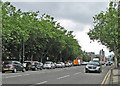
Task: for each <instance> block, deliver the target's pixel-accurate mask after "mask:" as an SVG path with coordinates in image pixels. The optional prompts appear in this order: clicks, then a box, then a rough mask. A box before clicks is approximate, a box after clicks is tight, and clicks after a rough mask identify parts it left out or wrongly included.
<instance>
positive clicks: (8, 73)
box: [2, 73, 21, 76]
mask: <svg viewBox="0 0 120 86" xmlns="http://www.w3.org/2000/svg"><path fill="white" fill-rule="evenodd" d="M17 74H21V73H8V74H5V73H4V74H3V73H2V75H4V76H5V75H17Z"/></svg>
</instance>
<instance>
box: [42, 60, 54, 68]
mask: <svg viewBox="0 0 120 86" xmlns="http://www.w3.org/2000/svg"><path fill="white" fill-rule="evenodd" d="M43 68H44V69H55V65H54V63H53V62H51V61H47V62H45V64H44V66H43Z"/></svg>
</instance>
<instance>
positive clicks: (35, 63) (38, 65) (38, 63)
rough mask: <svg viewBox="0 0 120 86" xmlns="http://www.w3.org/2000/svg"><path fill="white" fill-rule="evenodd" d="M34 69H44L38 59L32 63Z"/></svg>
mask: <svg viewBox="0 0 120 86" xmlns="http://www.w3.org/2000/svg"><path fill="white" fill-rule="evenodd" d="M31 69H32V70H35V71H36V70H38V69H40V70H42V66H41V63H40V62H38V61H33V64H32V67H31Z"/></svg>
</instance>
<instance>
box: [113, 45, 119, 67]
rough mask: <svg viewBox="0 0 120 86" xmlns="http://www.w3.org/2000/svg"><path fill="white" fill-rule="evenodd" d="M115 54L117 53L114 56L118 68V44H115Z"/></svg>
mask: <svg viewBox="0 0 120 86" xmlns="http://www.w3.org/2000/svg"><path fill="white" fill-rule="evenodd" d="M114 54H115V58H114V61H115V68H118V54H117V48H116V45H114Z"/></svg>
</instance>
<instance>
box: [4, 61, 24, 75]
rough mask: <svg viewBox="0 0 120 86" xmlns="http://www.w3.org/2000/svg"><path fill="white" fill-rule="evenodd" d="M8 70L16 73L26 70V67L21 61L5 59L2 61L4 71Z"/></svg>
mask: <svg viewBox="0 0 120 86" xmlns="http://www.w3.org/2000/svg"><path fill="white" fill-rule="evenodd" d="M6 71H12V72H13V73H16V72H17V71H22V72H25V68H24V66H23V65H22V63H21V62H19V61H3V63H2V73H5V72H6Z"/></svg>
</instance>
